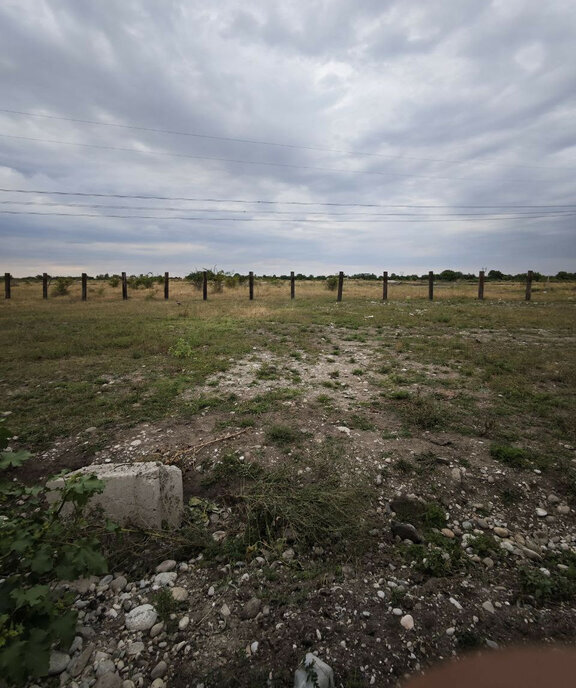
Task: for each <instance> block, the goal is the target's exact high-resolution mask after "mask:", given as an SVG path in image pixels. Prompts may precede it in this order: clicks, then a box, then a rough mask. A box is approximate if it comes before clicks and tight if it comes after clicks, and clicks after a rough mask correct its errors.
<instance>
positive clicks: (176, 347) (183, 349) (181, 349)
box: [168, 337, 194, 358]
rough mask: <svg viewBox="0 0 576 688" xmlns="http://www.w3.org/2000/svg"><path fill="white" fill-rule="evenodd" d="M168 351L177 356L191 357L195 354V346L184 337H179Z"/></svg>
mask: <svg viewBox="0 0 576 688" xmlns="http://www.w3.org/2000/svg"><path fill="white" fill-rule="evenodd" d="M168 353H169V354H170V355H171V356H174V357H175V358H191V357H192V355H193V354H194V347H193V346H192V344H190V342H188V341H187V340H186V339H184V337H178V339H177V340H176V342H175V343H174V344H173V345H172V346H171V347H170V348H169V349H168Z"/></svg>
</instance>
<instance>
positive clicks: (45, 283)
mask: <svg viewBox="0 0 576 688" xmlns="http://www.w3.org/2000/svg"><path fill="white" fill-rule="evenodd" d="M42 298H43V299H47V298H48V273H47V272H43V273H42Z"/></svg>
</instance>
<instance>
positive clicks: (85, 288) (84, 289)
mask: <svg viewBox="0 0 576 688" xmlns="http://www.w3.org/2000/svg"><path fill="white" fill-rule="evenodd" d="M87 295H88V275H87V274H86V273H85V272H83V273H82V301H86V297H87Z"/></svg>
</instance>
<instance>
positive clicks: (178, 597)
mask: <svg viewBox="0 0 576 688" xmlns="http://www.w3.org/2000/svg"><path fill="white" fill-rule="evenodd" d="M170 592H171V593H172V597H173V599H174V600H175V601H176V602H185V601H186V600H187V599H188V590H186V588H172V590H171V591H170Z"/></svg>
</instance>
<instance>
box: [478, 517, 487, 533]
mask: <svg viewBox="0 0 576 688" xmlns="http://www.w3.org/2000/svg"><path fill="white" fill-rule="evenodd" d="M476 527H477V528H481V529H482V530H488V528H490V526H489V525H488V521H486V519H484V518H477V519H476Z"/></svg>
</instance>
